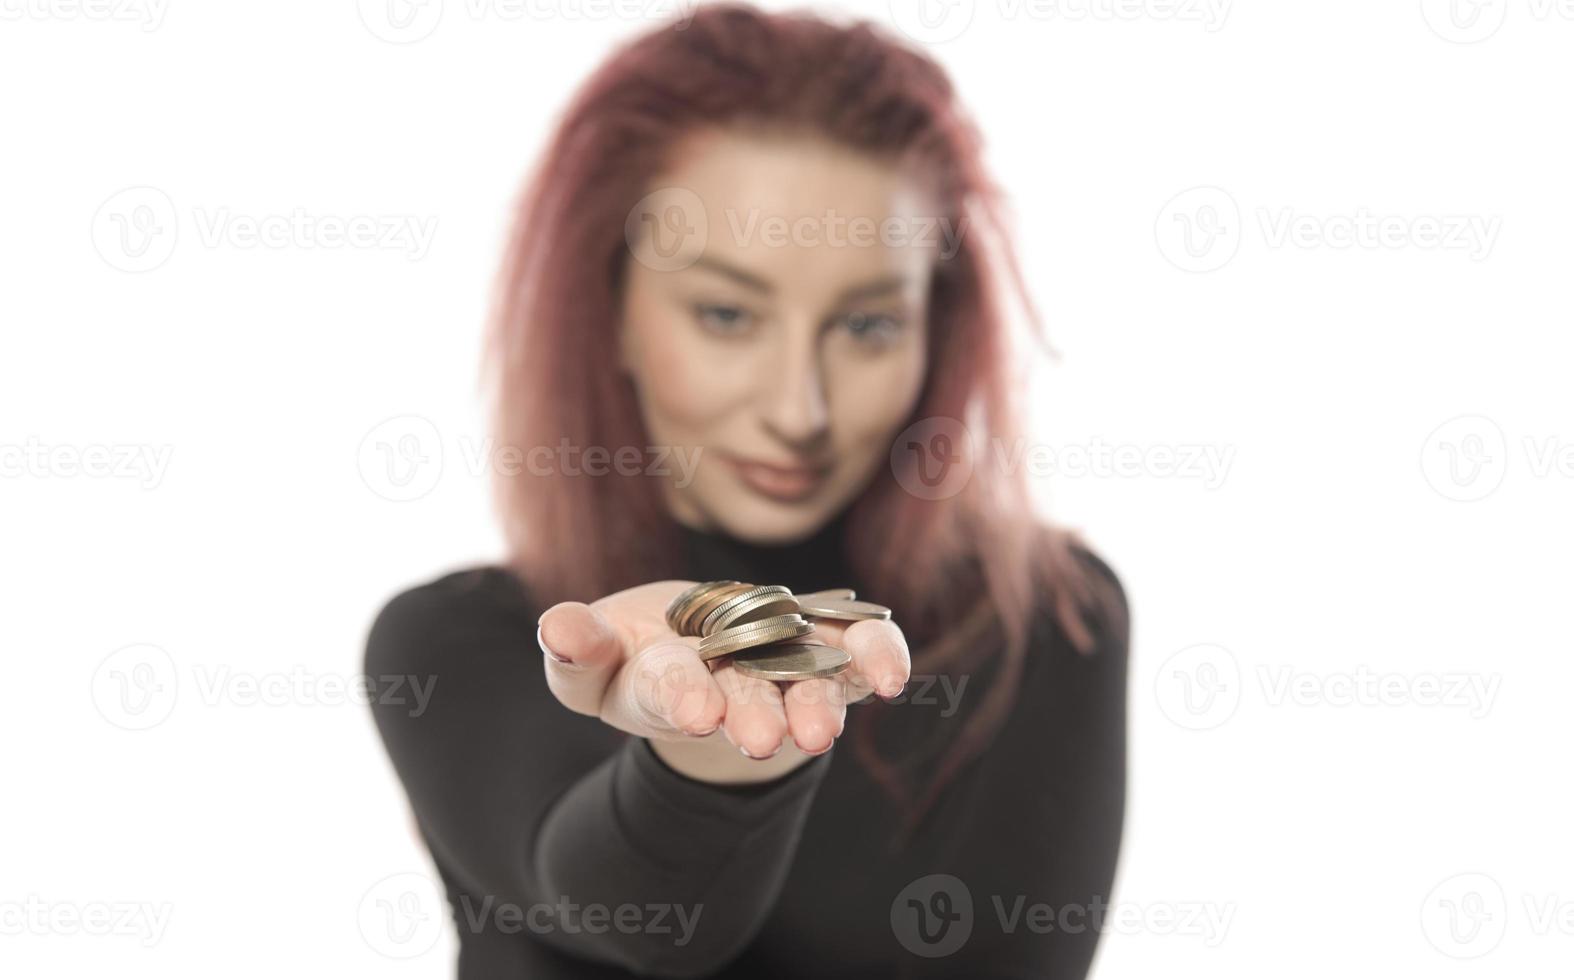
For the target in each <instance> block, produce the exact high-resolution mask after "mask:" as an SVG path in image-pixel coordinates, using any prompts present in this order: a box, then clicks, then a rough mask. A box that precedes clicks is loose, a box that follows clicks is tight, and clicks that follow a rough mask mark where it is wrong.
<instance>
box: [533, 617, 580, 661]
mask: <svg viewBox="0 0 1574 980" xmlns="http://www.w3.org/2000/svg"><path fill="white" fill-rule="evenodd" d="M536 643H538V644H540V646H541V652H542V653H544V654H546V655H547V656H549V657H551V658H552V659H553V660H556V661H557V662H558V663H560V664H572V663H573V662H574V661H572V660H570V659H568V658H567V657H565V656H563V655H562V654H560V653H557V652H556V651H554V650H553V649H552V648H551V647H549V646H547V641H546V640H544V639H542V637H541V624H540V623H536Z"/></svg>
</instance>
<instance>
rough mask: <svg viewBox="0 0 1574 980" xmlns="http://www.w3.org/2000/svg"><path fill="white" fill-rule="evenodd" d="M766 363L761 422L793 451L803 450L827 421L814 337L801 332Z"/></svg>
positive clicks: (823, 376) (818, 436)
mask: <svg viewBox="0 0 1574 980" xmlns="http://www.w3.org/2000/svg"><path fill="white" fill-rule="evenodd" d="M783 346H784V349H783V350H782V351H781V352H780V354H779V355H778V356H777V357H776V358H773V359H772V361H771V362H770V363H769V364H767V366H766V375H767V378H766V381H765V385H764V387H765V391H766V393H767V394H766V405H765V425H766V428H767V429H769V430H770V431H771V432H772V433H774V434H775V435H776V436H777V437H778V438H780V439H781V440H783V441H784V442H786V443H788V444H789V445H790V446H791V447H792V448H793V449H794V450H795V451H799V452H804V451H807V450H809V449H810V448H812V444H813V443H814V442H815V441H816V440H817V439H819V438H820V437H822V436H823V435H824V434H825V432H826V430H827V429H828V428H829V425H830V410H829V406H828V404H827V403H826V395H825V372H824V371H823V370H821V366H820V351H819V344H818V343H817V338H814V337H813V336H809V337H807V338H805V337H804V336H803V335H802V334H799V335H797V336H796V337H795V338H794V339H792V340H790V341H788V343H787V344H785V345H783Z"/></svg>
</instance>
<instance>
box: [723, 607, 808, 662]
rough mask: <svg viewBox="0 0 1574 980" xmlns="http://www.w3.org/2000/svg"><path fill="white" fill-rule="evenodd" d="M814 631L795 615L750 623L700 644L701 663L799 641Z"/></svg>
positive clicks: (725, 631)
mask: <svg viewBox="0 0 1574 980" xmlns="http://www.w3.org/2000/svg"><path fill="white" fill-rule="evenodd" d="M813 632H814V624H813V623H810V622H808V621H807V620H805V619H804V618H803V617H802V616H799V615H797V614H796V613H794V614H792V615H788V616H775V617H772V618H771V619H764V620H761V621H760V622H758V623H748V624H746V625H743V626H738V627H735V628H733V629H730V630H724V631H722V632H720V633H712V634H711V635H710V636H707V637H706V638H705V639H703V640H701V641H700V647H699V655H700V659H701V660H714V659H715V658H717V657H724V656H726V655H727V654H729V653H736V652H738V651H739V650H747V649H749V648H750V647H757V646H764V645H765V644H767V643H781V642H783V641H785V640H796V639H798V638H799V637H800V636H808V635H809V634H810V633H813Z"/></svg>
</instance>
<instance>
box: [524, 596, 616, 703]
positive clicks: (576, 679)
mask: <svg viewBox="0 0 1574 980" xmlns="http://www.w3.org/2000/svg"><path fill="white" fill-rule="evenodd" d="M536 642H538V643H539V644H540V645H541V657H542V662H543V663H544V664H545V669H546V677H547V686H548V687H549V688H551V690H552V693H553V694H555V695H556V696H557V699H558V700H559V701H561V702H563V705H564V706H565V707H567V708H568V709H570V710H571V711H577V712H579V713H580V714H584V715H597V714H600V712H601V700H602V696H603V694H604V693H605V691H606V689H607V684H608V683H609V682H610V681H611V679H612V677H613V676H614V675H615V674H616V673H617V671H618V668H619V667H620V666H622V663H623V641H622V639H621V637H619V636H618V632H617V630H616V629H615V628H614V627H613V625H612V623H611V621H610V620H608V619H607V617H605V616H603V615H602V614H601V613H599V612H597V611H596V610H594V609H592V608H590V607H589V606H587V605H585V604H584V603H583V602H560V603H558V604H557V605H555V606H553V607H552V608H551V609H548V610H547V611H546V612H544V613H542V614H541V619H540V622H539V624H538V625H537V627H536Z"/></svg>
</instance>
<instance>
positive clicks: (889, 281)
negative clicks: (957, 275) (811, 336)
mask: <svg viewBox="0 0 1574 980" xmlns="http://www.w3.org/2000/svg"><path fill="white" fill-rule="evenodd" d="M693 268H696V269H704V270H706V271H708V272H712V273H715V274H716V275H720V276H725V277H726V278H728V279H731V280H733V281H734V282H736V283H738V284H739V285H740V286H743V287H745V288H747V289H752V290H754V291H755V292H757V293H760V294H761V295H763V296H770V295H771V294H773V293H774V292H775V291H776V288H775V287H774V286H772V285H771V283H770V282H769V281H767V280H766V279H764V278H762V277H761V276H758V275H756V274H754V273H752V272H748V271H745V270H743V269H740V268H738V267H737V266H735V265H732V264H730V263H728V262H724V261H722V260H721V259H718V258H713V257H712V256H709V255H702V256H700V257H699V258H697V259H695V260H694V263H693ZM906 285H907V277H906V276H903V275H898V274H894V273H893V274H891V275H887V276H881V277H880V278H878V279H871V280H869V281H868V282H864V283H859V284H857V285H854V286H849V287H847V288H846V289H844V290H842V292H841V293H840V294H839V295H838V296H837V297H836V302H837V303H851V302H854V301H856V300H861V299H872V298H874V297H877V296H884V295H886V294H887V293H893V292H898V291H900V290H901V289H902V288H903V287H904V286H906Z"/></svg>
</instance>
